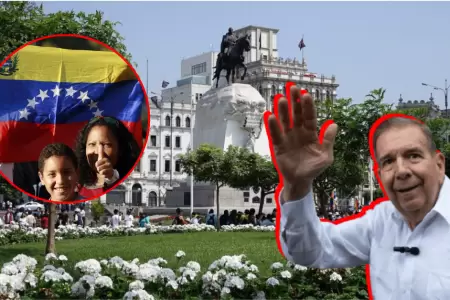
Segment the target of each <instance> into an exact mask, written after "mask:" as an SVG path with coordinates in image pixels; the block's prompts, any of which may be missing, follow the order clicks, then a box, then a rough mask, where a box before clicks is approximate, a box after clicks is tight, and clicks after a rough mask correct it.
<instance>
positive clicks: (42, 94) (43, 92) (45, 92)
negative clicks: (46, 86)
mask: <svg viewBox="0 0 450 300" xmlns="http://www.w3.org/2000/svg"><path fill="white" fill-rule="evenodd" d="M47 92H48V90H45V91H43V90H41V89H39V95H37V97H38V98H41V100H42V102H44V100H45V98H50V96H48V95H47Z"/></svg>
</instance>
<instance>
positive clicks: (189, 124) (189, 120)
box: [185, 117, 191, 128]
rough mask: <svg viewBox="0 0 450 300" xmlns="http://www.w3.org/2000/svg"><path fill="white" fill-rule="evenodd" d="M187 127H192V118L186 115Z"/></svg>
mask: <svg viewBox="0 0 450 300" xmlns="http://www.w3.org/2000/svg"><path fill="white" fill-rule="evenodd" d="M185 124H186V127H187V128H190V127H191V118H189V117H186V121H185Z"/></svg>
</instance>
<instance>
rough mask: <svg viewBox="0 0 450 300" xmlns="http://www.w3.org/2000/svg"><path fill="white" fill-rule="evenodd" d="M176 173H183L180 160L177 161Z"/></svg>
mask: <svg viewBox="0 0 450 300" xmlns="http://www.w3.org/2000/svg"><path fill="white" fill-rule="evenodd" d="M175 172H181V162H180V161H179V160H176V161H175Z"/></svg>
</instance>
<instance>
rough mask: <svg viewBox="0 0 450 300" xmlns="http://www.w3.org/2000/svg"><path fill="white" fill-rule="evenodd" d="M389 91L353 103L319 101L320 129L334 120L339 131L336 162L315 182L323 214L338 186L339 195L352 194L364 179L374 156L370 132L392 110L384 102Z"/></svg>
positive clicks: (315, 190)
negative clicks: (370, 147)
mask: <svg viewBox="0 0 450 300" xmlns="http://www.w3.org/2000/svg"><path fill="white" fill-rule="evenodd" d="M384 94H385V90H384V89H382V88H380V89H376V90H373V91H371V92H370V93H369V94H368V95H367V96H366V99H365V101H364V102H363V103H360V104H352V99H336V100H334V101H332V100H327V101H324V102H317V103H316V105H317V111H318V119H319V120H318V121H319V122H318V125H319V128H318V129H319V130H320V127H321V126H322V124H323V122H325V121H327V120H333V121H334V122H335V123H336V124H337V125H338V126H339V131H338V135H337V137H336V141H335V146H334V163H333V164H332V165H331V166H330V167H329V168H327V169H326V170H325V171H324V172H323V173H322V174H321V175H320V176H319V177H317V178H316V179H315V180H314V182H313V189H314V192H315V193H316V195H317V196H318V201H317V202H318V203H317V204H318V206H319V209H320V210H321V212H322V214H324V215H325V214H326V207H327V204H328V202H329V200H330V196H331V193H332V191H333V190H334V189H338V191H339V198H343V197H344V198H345V197H348V196H352V195H353V194H355V193H356V191H357V188H358V187H359V186H360V185H361V184H363V182H364V172H366V169H367V164H368V161H369V158H370V151H369V131H370V128H371V126H372V124H373V123H374V122H375V121H376V120H377V119H379V118H380V117H381V116H382V115H384V114H386V113H388V112H390V111H391V110H392V106H391V105H388V104H385V103H383V100H384V99H383V97H384Z"/></svg>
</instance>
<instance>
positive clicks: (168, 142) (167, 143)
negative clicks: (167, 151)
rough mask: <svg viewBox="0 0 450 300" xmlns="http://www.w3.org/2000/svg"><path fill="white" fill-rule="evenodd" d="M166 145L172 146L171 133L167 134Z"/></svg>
mask: <svg viewBox="0 0 450 300" xmlns="http://www.w3.org/2000/svg"><path fill="white" fill-rule="evenodd" d="M165 146H166V147H170V135H166V143H165Z"/></svg>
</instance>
